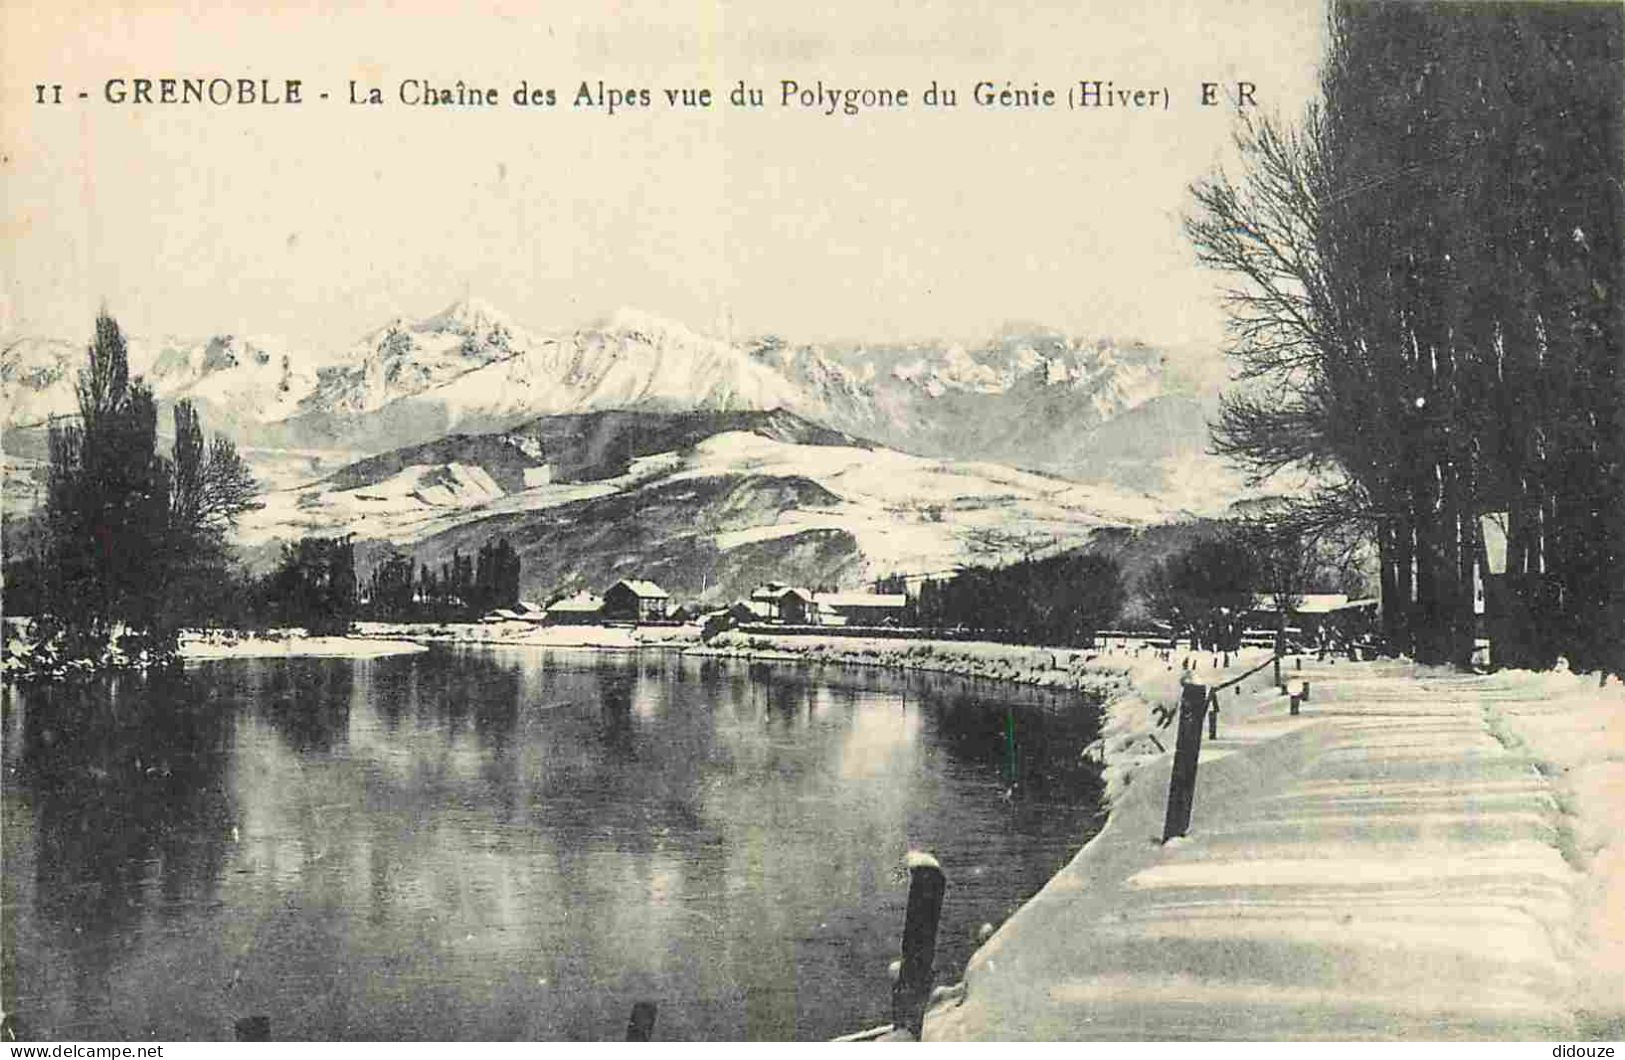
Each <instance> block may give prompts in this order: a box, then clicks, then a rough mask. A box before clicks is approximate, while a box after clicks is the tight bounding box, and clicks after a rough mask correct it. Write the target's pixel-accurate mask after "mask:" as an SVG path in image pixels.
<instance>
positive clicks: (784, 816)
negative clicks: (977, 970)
mask: <svg viewBox="0 0 1625 1060" xmlns="http://www.w3.org/2000/svg"><path fill="white" fill-rule="evenodd" d="M3 696H4V701H3V710H4V716H3V726H4V728H3V735H4V740H3V756H4V769H5V773H4V784H3V812H4V816H3V821H0V824H3V836H0V838H3V844H4V845H3V858H4V865H3V875H0V887H3V901H4V910H3V912H4V923H3V929H4V930H3V936H4V938H3V941H4V948H3V949H4V952H3V954H0V972H3V980H4V982H3V989H4V997H3V1005H4V1008H5V1010H6V1011H7V1012H8V1013H10V1014H11V1015H12V1016H14V1017H15V1018H16V1019H17V1020H18V1027H19V1030H20V1033H21V1035H22V1036H24V1037H28V1038H51V1039H58V1040H61V1039H73V1040H82V1039H98V1040H106V1039H125V1040H128V1039H143V1038H155V1039H159V1040H193V1039H219V1038H230V1037H231V1035H232V1026H233V1021H234V1020H236V1019H238V1018H241V1017H244V1016H251V1015H266V1016H268V1017H269V1018H270V1020H271V1032H272V1035H273V1037H275V1038H277V1039H329V1040H330V1039H385V1040H388V1039H431V1040H440V1039H478V1040H508V1039H519V1040H570V1039H587V1040H603V1039H618V1038H620V1037H622V1036H623V1035H624V1033H625V1030H626V1024H627V1018H628V1013H629V1011H630V1009H631V1007H632V1005H633V1003H634V1002H636V1001H640V1000H649V1001H654V1002H656V1004H657V1005H658V1016H657V1022H656V1025H655V1037H656V1038H660V1039H701V1040H713V1039H764V1040H786V1039H823V1038H828V1037H831V1036H834V1035H837V1034H841V1033H845V1032H849V1031H853V1030H858V1029H860V1028H862V1027H865V1026H871V1025H874V1024H877V1023H884V1022H887V1021H888V1019H889V1005H890V987H889V978H888V973H887V965H888V963H889V962H890V961H891V960H893V959H894V958H895V957H896V954H897V952H898V947H899V944H900V938H901V931H902V923H903V908H904V902H905V897H906V888H907V881H906V878H905V876H904V874H903V871H902V860H903V856H904V854H905V853H906V852H907V851H908V850H909V849H910V848H917V849H923V850H928V851H931V852H933V853H935V854H936V855H937V856H938V857H939V859H940V860H941V862H942V865H943V868H944V870H945V872H946V873H947V876H948V892H947V899H946V903H945V907H944V913H943V920H942V926H941V930H940V933H939V946H938V954H937V964H936V967H937V978H938V981H939V982H951V981H953V980H955V979H957V978H958V976H959V974H960V971H961V970H962V969H963V967H964V963H965V961H966V959H967V958H968V957H969V956H970V954H971V952H972V951H973V950H974V949H975V947H976V944H977V943H976V935H977V931H978V929H979V928H980V927H981V926H982V925H983V924H984V923H992V924H995V925H996V924H998V923H1000V922H1001V921H1002V920H1003V919H1004V918H1005V917H1007V916H1008V915H1009V914H1010V913H1011V912H1013V911H1014V910H1015V909H1016V908H1017V907H1018V906H1019V905H1020V904H1021V903H1022V902H1023V901H1024V900H1025V899H1027V898H1028V897H1030V896H1031V895H1032V894H1034V893H1035V892H1036V891H1037V890H1038V889H1039V888H1040V887H1041V886H1042V885H1043V884H1044V882H1045V881H1046V880H1047V879H1048V878H1049V877H1050V876H1051V875H1052V874H1053V873H1054V872H1055V871H1056V870H1057V869H1058V868H1060V867H1061V866H1062V865H1063V864H1064V863H1065V862H1066V861H1067V860H1068V859H1069V858H1070V857H1071V856H1072V854H1074V853H1075V852H1076V851H1077V850H1078V848H1079V847H1081V846H1082V844H1083V843H1084V842H1086V841H1087V840H1088V838H1089V837H1090V836H1091V835H1092V834H1093V833H1094V832H1095V831H1096V830H1097V829H1098V827H1099V825H1100V823H1101V817H1100V806H1099V804H1100V778H1099V775H1098V772H1097V770H1096V769H1095V767H1093V766H1091V765H1090V764H1088V763H1085V762H1084V761H1082V759H1081V758H1080V756H1079V751H1080V750H1081V749H1082V748H1083V747H1084V746H1085V745H1086V744H1087V743H1088V742H1089V741H1090V740H1092V739H1094V737H1095V736H1096V735H1097V731H1098V707H1097V705H1096V704H1095V703H1094V702H1092V701H1090V700H1088V699H1086V698H1084V697H1082V696H1079V695H1076V694H1071V695H1062V694H1058V693H1051V692H1040V691H1036V690H1029V689H1024V688H1019V687H1015V686H1011V685H1007V684H1002V683H995V682H987V681H979V682H978V681H969V680H965V679H960V678H951V677H945V676H938V675H929V674H897V673H888V672H881V671H878V670H872V669H864V668H847V667H838V666H828V665H826V666H800V665H795V664H776V663H775V664H765V663H747V662H741V661H722V660H714V659H696V658H691V657H683V656H679V655H676V654H674V653H660V652H644V653H613V652H587V651H574V652H572V651H558V650H537V649H523V650H521V649H513V650H502V649H460V650H454V649H445V648H437V649H435V650H432V651H430V652H427V653H424V654H419V655H404V656H395V657H387V658H378V659H365V660H350V659H286V660H263V659H261V660H222V661H214V662H207V663H197V664H191V665H189V666H188V668H187V669H186V671H185V672H184V673H182V674H179V675H169V676H163V677H150V678H143V677H138V676H122V677H119V678H116V679H109V680H107V681H103V682H98V683H95V684H92V685H79V686H31V687H25V688H7V689H6V690H5V692H4V694H3Z"/></svg>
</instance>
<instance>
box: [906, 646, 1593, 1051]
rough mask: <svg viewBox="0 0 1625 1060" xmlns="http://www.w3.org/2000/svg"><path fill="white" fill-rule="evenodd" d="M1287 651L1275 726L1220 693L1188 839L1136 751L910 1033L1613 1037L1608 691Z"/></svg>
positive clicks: (1264, 708)
mask: <svg viewBox="0 0 1625 1060" xmlns="http://www.w3.org/2000/svg"><path fill="white" fill-rule="evenodd" d="M1303 666H1304V668H1303V670H1302V671H1301V676H1302V677H1303V678H1306V679H1308V680H1309V681H1310V687H1311V699H1310V700H1309V702H1307V703H1306V704H1304V707H1303V712H1302V713H1301V714H1300V715H1299V716H1298V717H1292V716H1290V715H1289V714H1288V711H1287V709H1286V706H1287V705H1286V701H1285V698H1284V697H1282V696H1280V695H1278V694H1277V693H1276V692H1275V691H1274V689H1273V688H1272V687H1271V686H1269V685H1264V686H1262V687H1259V686H1256V685H1255V686H1254V687H1252V688H1248V687H1247V686H1245V685H1244V686H1243V690H1242V691H1241V692H1240V693H1239V694H1237V693H1232V692H1227V693H1225V694H1224V696H1223V697H1222V700H1221V702H1222V706H1223V713H1222V714H1221V721H1220V732H1219V738H1218V739H1217V740H1215V741H1211V742H1209V743H1208V744H1207V745H1206V746H1205V747H1204V749H1203V753H1202V756H1201V768H1200V774H1199V778H1198V785H1197V790H1196V808H1195V815H1194V818H1193V823H1192V828H1191V833H1190V834H1189V835H1188V836H1187V837H1185V838H1182V839H1178V840H1175V841H1174V842H1171V843H1168V844H1166V845H1164V844H1162V843H1160V842H1159V838H1160V834H1161V826H1162V816H1163V810H1164V805H1165V799H1166V792H1167V781H1168V771H1169V765H1170V759H1171V757H1172V756H1171V755H1159V756H1158V757H1157V758H1156V759H1155V760H1153V761H1149V762H1145V763H1141V765H1142V767H1143V768H1140V769H1138V770H1136V771H1135V773H1134V774H1132V777H1133V782H1132V783H1130V784H1128V785H1126V787H1124V788H1123V789H1122V790H1120V791H1119V793H1118V796H1117V798H1116V799H1114V800H1113V808H1112V813H1111V817H1110V819H1109V820H1108V823H1107V825H1106V827H1105V829H1103V830H1102V832H1101V833H1100V834H1099V835H1098V836H1097V837H1096V838H1095V839H1094V840H1092V841H1091V842H1090V843H1089V844H1088V845H1087V846H1086V847H1085V848H1084V850H1083V851H1082V852H1081V853H1080V854H1079V855H1078V856H1077V857H1076V858H1075V859H1074V860H1073V861H1072V863H1071V864H1069V865H1068V866H1067V867H1066V868H1065V869H1063V870H1062V871H1061V872H1060V873H1059V874H1057V875H1056V877H1055V878H1054V879H1053V880H1051V881H1050V883H1049V885H1048V886H1046V887H1045V888H1044V889H1043V891H1041V892H1040V893H1039V894H1038V895H1037V896H1036V897H1034V898H1033V899H1032V900H1031V901H1030V902H1028V903H1027V904H1026V905H1025V906H1024V907H1023V908H1022V909H1021V910H1020V911H1019V912H1018V913H1017V914H1016V915H1015V916H1013V917H1012V918H1011V919H1010V920H1009V921H1007V922H1006V923H1005V925H1004V926H1003V927H1002V928H1001V929H1000V930H999V931H998V932H997V933H996V934H995V935H994V936H993V937H992V938H991V939H990V940H989V941H988V943H987V944H986V945H985V946H983V947H982V949H980V950H979V951H978V952H977V953H976V954H975V956H974V957H973V958H972V959H971V961H970V963H969V965H968V967H967V969H966V973H965V978H964V981H963V983H962V984H960V986H959V987H957V988H955V989H954V990H952V991H950V992H949V997H947V998H946V999H945V1000H943V1001H942V1002H941V1003H939V1004H938V1005H937V1006H936V1007H935V1008H934V1009H933V1010H932V1011H931V1013H930V1014H929V1015H928V1018H927V1022H926V1028H925V1031H926V1037H928V1038H937V1039H1059V1040H1075V1039H1104V1040H1111V1039H1151V1040H1164V1039H1197V1040H1211V1039H1235V1040H1274V1039H1362V1040H1364V1039H1410V1038H1420V1039H1536V1040H1556V1039H1565V1038H1569V1039H1572V1038H1618V1037H1619V1036H1620V1035H1621V1032H1622V1029H1625V1000H1622V990H1621V984H1622V982H1625V923H1622V921H1625V913H1621V910H1625V866H1622V850H1621V845H1620V842H1621V841H1620V838H1619V836H1620V829H1619V826H1620V824H1621V822H1622V821H1625V688H1622V687H1621V686H1620V685H1619V683H1618V682H1617V681H1615V682H1610V683H1609V684H1608V685H1607V686H1605V687H1602V688H1599V687H1598V683H1597V680H1596V678H1595V677H1579V676H1575V675H1569V674H1529V673H1522V672H1509V673H1501V674H1493V675H1484V676H1473V675H1461V674H1454V673H1450V672H1448V671H1441V670H1431V669H1425V668H1418V667H1416V666H1414V665H1411V664H1409V663H1403V662H1376V663H1359V664H1351V663H1338V664H1335V665H1333V664H1327V663H1314V662H1305V663H1304V664H1303ZM1260 676H1265V675H1260ZM1298 676H1299V673H1298V672H1297V671H1294V672H1293V673H1292V677H1294V678H1297V677H1298ZM1254 680H1255V681H1256V678H1255V679H1254ZM1170 750H1171V747H1170ZM949 886H950V900H951V894H952V890H951V889H952V881H951V879H950V884H949Z"/></svg>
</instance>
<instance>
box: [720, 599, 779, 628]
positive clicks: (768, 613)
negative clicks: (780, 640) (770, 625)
mask: <svg viewBox="0 0 1625 1060" xmlns="http://www.w3.org/2000/svg"><path fill="white" fill-rule="evenodd" d="M726 613H727V615H728V617H729V618H730V619H732V620H733V621H734V622H735V623H736V624H738V625H741V626H745V625H751V624H753V623H757V622H767V621H770V620H771V619H772V618H773V608H772V607H771V606H770V605H768V604H767V603H765V602H763V601H761V600H735V601H734V602H733V604H732V605H730V606H729V608H728V610H727V612H726Z"/></svg>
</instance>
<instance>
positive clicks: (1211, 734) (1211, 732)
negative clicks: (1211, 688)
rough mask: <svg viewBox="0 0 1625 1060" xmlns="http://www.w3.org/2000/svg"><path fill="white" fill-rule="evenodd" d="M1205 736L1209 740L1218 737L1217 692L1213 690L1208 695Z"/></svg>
mask: <svg viewBox="0 0 1625 1060" xmlns="http://www.w3.org/2000/svg"><path fill="white" fill-rule="evenodd" d="M1207 738H1208V739H1210V740H1217V739H1218V738H1219V694H1218V693H1217V692H1214V693H1213V694H1212V696H1211V697H1209V702H1208V707H1207Z"/></svg>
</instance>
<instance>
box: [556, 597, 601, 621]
mask: <svg viewBox="0 0 1625 1060" xmlns="http://www.w3.org/2000/svg"><path fill="white" fill-rule="evenodd" d="M603 617H604V598H603V597H601V596H594V595H593V594H592V593H589V592H586V591H582V592H579V593H576V594H575V595H574V596H567V597H565V598H564V599H562V600H555V601H553V602H552V603H551V604H548V605H547V623H548V624H549V625H553V626H585V625H591V624H593V623H595V622H598V621H601V620H602V619H603Z"/></svg>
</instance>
